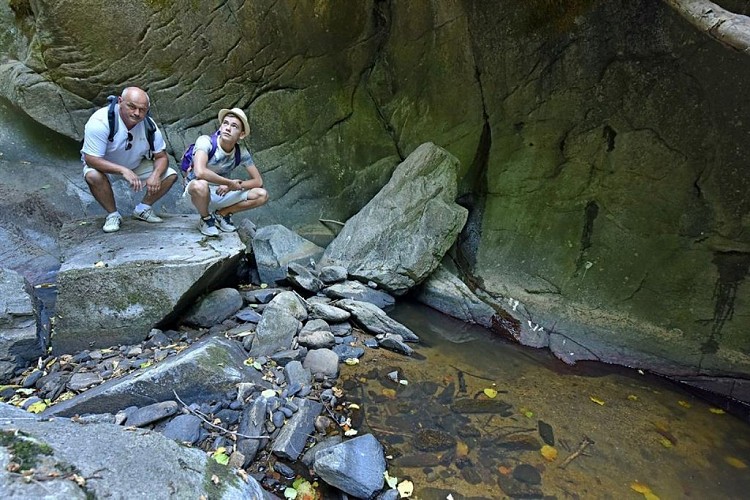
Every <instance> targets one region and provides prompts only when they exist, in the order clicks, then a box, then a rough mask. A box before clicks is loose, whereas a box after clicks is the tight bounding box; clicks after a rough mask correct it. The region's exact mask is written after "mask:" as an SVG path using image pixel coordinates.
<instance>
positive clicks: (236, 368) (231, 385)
mask: <svg viewBox="0 0 750 500" xmlns="http://www.w3.org/2000/svg"><path fill="white" fill-rule="evenodd" d="M246 358H247V356H246V355H245V352H244V350H243V349H242V346H241V344H239V343H238V342H235V341H233V340H229V339H225V338H222V337H209V338H208V339H205V340H202V341H199V342H197V343H195V344H193V345H192V346H191V347H190V348H189V349H186V350H185V351H183V352H181V353H180V354H179V355H178V356H175V357H171V358H167V359H166V360H164V361H163V362H161V363H159V364H157V365H153V366H150V367H148V368H145V369H142V370H138V371H136V372H133V373H131V374H129V375H126V376H125V377H123V378H121V379H113V380H109V381H107V382H105V383H104V384H102V385H100V386H98V387H95V388H93V389H89V390H88V391H86V392H84V393H82V394H80V395H78V396H75V397H73V398H72V399H69V400H67V401H63V402H60V403H58V404H56V405H55V406H52V407H50V408H48V409H47V411H46V412H45V415H46V416H53V415H56V416H64V417H69V416H72V415H75V414H78V415H83V414H84V413H112V414H114V413H117V412H118V411H120V410H122V409H124V408H127V407H129V406H139V407H140V406H146V405H150V404H152V403H155V402H160V401H170V400H174V399H175V392H176V393H177V395H178V396H179V397H180V399H182V401H183V402H184V403H185V404H190V403H194V402H207V401H212V400H217V399H221V398H222V397H223V395H224V394H225V393H226V392H227V391H231V390H236V386H237V384H238V383H240V382H250V381H253V380H256V379H257V381H258V382H260V380H259V379H260V375H259V374H258V373H259V372H257V371H256V370H254V369H252V368H249V367H246V366H245V365H244V364H243V361H244V360H245V359H246ZM173 391H174V392H173Z"/></svg>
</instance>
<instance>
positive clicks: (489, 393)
mask: <svg viewBox="0 0 750 500" xmlns="http://www.w3.org/2000/svg"><path fill="white" fill-rule="evenodd" d="M484 394H485V396H487V397H488V398H490V399H493V398H495V397H497V391H496V390H495V389H492V388H491V387H488V388H487V389H485V390H484Z"/></svg>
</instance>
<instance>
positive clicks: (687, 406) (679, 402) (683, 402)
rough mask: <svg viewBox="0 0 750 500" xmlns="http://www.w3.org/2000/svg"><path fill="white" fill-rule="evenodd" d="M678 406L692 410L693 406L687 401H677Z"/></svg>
mask: <svg viewBox="0 0 750 500" xmlns="http://www.w3.org/2000/svg"><path fill="white" fill-rule="evenodd" d="M677 404H678V405H680V406H682V407H683V408H692V406H693V405H691V404H690V403H688V402H687V401H677Z"/></svg>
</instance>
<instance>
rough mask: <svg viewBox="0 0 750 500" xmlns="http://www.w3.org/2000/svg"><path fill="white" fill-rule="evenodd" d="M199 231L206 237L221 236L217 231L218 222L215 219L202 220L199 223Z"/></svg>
mask: <svg viewBox="0 0 750 500" xmlns="http://www.w3.org/2000/svg"><path fill="white" fill-rule="evenodd" d="M198 229H200V232H201V234H205V235H206V236H219V230H218V229H216V221H215V220H214V218H213V217H211V218H210V219H208V220H203V218H201V219H200V222H199V223H198Z"/></svg>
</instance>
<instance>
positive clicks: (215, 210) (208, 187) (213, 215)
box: [184, 108, 268, 236]
mask: <svg viewBox="0 0 750 500" xmlns="http://www.w3.org/2000/svg"><path fill="white" fill-rule="evenodd" d="M219 124H220V125H219V131H218V136H217V135H214V136H208V135H202V136H200V137H198V140H196V141H195V146H194V147H193V163H192V166H191V168H190V170H189V173H188V176H187V185H186V186H185V192H184V195H190V199H191V200H192V201H193V205H195V208H197V209H198V213H199V214H200V216H201V219H200V222H199V224H198V229H199V230H200V232H201V233H203V234H204V235H206V236H218V235H219V230H221V231H223V232H232V231H236V230H237V228H236V227H235V226H234V225H233V224H232V220H231V216H232V214H236V213H237V212H242V211H244V210H250V209H251V208H256V207H259V206H261V205H263V204H265V203H266V202H267V201H268V192H266V190H265V189H263V179H262V178H261V176H260V172H259V171H258V168H257V167H256V166H255V162H254V161H253V156H252V155H251V154H250V151H248V149H247V148H245V147H244V146H240V144H239V141H240V140H242V139H244V138H245V137H246V136H247V134H248V133H249V132H250V125H249V124H248V121H247V117H246V116H245V113H244V112H243V111H242V110H241V109H239V108H232V109H222V110H221V111H219ZM237 160H239V162H237ZM239 166H244V167H245V170H246V172H247V176H248V179H245V180H239V179H232V178H230V177H229V175H230V174H231V173H232V171H233V170H234V169H235V168H237V167H239Z"/></svg>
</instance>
